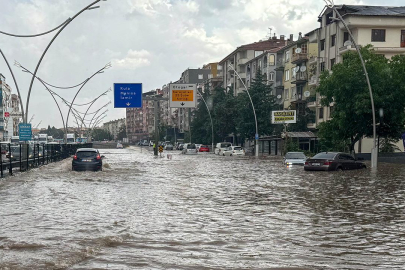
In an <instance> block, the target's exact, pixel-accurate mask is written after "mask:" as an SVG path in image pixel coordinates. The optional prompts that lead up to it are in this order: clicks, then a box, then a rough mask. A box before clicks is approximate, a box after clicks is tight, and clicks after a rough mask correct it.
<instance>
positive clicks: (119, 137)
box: [117, 125, 127, 141]
mask: <svg viewBox="0 0 405 270" xmlns="http://www.w3.org/2000/svg"><path fill="white" fill-rule="evenodd" d="M126 137H127V126H126V125H122V126H121V127H120V130H119V132H118V134H117V140H120V141H122V140H123V139H124V138H126Z"/></svg>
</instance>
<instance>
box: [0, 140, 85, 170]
mask: <svg viewBox="0 0 405 270" xmlns="http://www.w3.org/2000/svg"><path fill="white" fill-rule="evenodd" d="M92 147H93V144H92V143H86V144H12V143H9V144H2V149H1V154H0V178H3V177H4V172H5V171H6V172H7V171H8V175H13V171H15V170H16V169H18V171H20V172H24V171H28V170H30V169H33V168H38V167H40V166H43V165H47V164H49V163H52V162H58V161H60V160H63V159H66V158H69V157H71V156H72V155H73V154H75V152H76V150H77V149H78V148H92Z"/></svg>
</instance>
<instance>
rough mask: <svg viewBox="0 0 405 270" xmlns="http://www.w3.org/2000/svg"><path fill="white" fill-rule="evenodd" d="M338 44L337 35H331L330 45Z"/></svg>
mask: <svg viewBox="0 0 405 270" xmlns="http://www.w3.org/2000/svg"><path fill="white" fill-rule="evenodd" d="M335 44H336V35H332V36H331V37H330V46H331V47H333V46H335Z"/></svg>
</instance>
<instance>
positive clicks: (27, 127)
mask: <svg viewBox="0 0 405 270" xmlns="http://www.w3.org/2000/svg"><path fill="white" fill-rule="evenodd" d="M18 134H19V136H20V141H30V140H31V139H32V128H31V124H24V123H21V124H18Z"/></svg>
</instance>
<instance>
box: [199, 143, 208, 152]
mask: <svg viewBox="0 0 405 270" xmlns="http://www.w3.org/2000/svg"><path fill="white" fill-rule="evenodd" d="M209 151H210V148H209V147H208V145H203V144H202V145H201V146H200V148H199V149H198V152H209Z"/></svg>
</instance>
